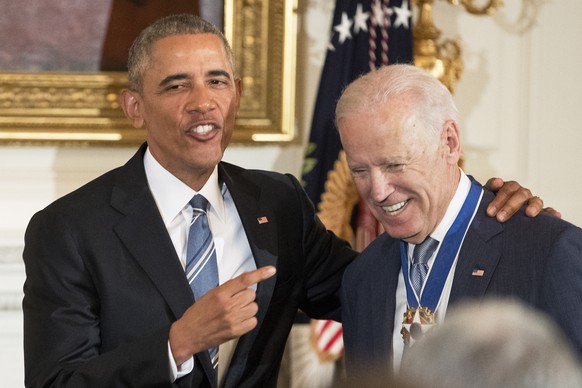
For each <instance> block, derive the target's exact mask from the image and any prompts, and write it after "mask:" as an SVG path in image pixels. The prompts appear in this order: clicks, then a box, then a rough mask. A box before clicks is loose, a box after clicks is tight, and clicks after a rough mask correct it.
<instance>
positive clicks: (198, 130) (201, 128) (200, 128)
mask: <svg viewBox="0 0 582 388" xmlns="http://www.w3.org/2000/svg"><path fill="white" fill-rule="evenodd" d="M213 129H214V125H212V124H204V125H197V126H196V127H194V128H192V132H194V133H195V134H197V135H206V134H207V133H209V132H210V131H212V130H213Z"/></svg>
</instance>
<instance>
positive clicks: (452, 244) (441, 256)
mask: <svg viewBox="0 0 582 388" xmlns="http://www.w3.org/2000/svg"><path fill="white" fill-rule="evenodd" d="M482 192H483V189H482V188H481V185H480V184H478V183H477V182H476V181H475V180H473V179H472V178H471V189H470V190H469V194H468V195H467V198H466V199H465V202H464V203H463V206H462V207H461V210H460V211H459V214H458V215H457V218H456V219H455V222H453V225H452V226H451V228H450V229H449V230H448V232H447V234H446V235H445V238H444V240H443V242H442V244H441V248H440V249H439V252H438V254H437V257H436V259H435V261H434V263H433V266H432V269H431V270H430V273H429V276H428V278H427V280H426V284H425V285H424V290H423V291H422V296H421V298H420V303H419V302H418V299H417V297H416V295H415V294H414V290H413V289H412V285H411V284H410V279H409V277H408V243H407V242H405V241H402V240H401V241H400V258H401V260H402V274H403V275H404V282H405V284H406V295H407V299H408V306H409V307H419V305H420V306H422V307H428V308H429V309H430V311H432V312H434V311H435V310H436V307H437V304H438V302H439V300H440V298H441V294H442V292H443V288H444V286H445V282H446V281H447V277H448V275H449V272H450V271H451V267H452V265H453V262H454V261H455V257H456V256H457V252H458V251H459V249H460V248H461V242H462V241H463V238H464V236H465V233H466V232H467V229H468V227H469V222H470V221H471V219H472V218H473V214H474V213H475V209H476V208H477V205H478V204H479V201H480V200H481V194H482Z"/></svg>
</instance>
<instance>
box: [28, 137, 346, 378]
mask: <svg viewBox="0 0 582 388" xmlns="http://www.w3.org/2000/svg"><path fill="white" fill-rule="evenodd" d="M144 151H145V145H144V146H142V148H141V149H140V150H139V151H138V152H137V153H136V155H135V156H134V157H133V158H132V159H131V160H130V161H129V162H128V163H127V164H126V165H125V166H123V167H120V168H118V169H115V170H113V171H111V172H109V173H106V174H105V175H103V176H101V177H99V178H97V179H96V180H94V181H92V182H90V183H88V184H87V185H85V186H83V187H81V188H80V189H78V190H76V191H74V192H72V193H70V194H68V195H66V196H65V197H63V198H61V199H59V200H57V201H55V202H54V203H53V204H51V205H49V206H48V207H47V208H45V209H44V210H42V211H40V212H38V213H37V214H36V215H35V216H34V217H33V218H32V220H31V221H30V224H29V226H28V228H27V231H26V236H25V250H24V262H25V265H26V276H27V278H26V282H25V285H24V293H25V296H24V301H23V310H24V350H25V375H26V385H27V386H71V387H120V386H124V387H125V386H127V387H149V386H156V387H157V386H171V384H170V383H169V360H168V349H167V347H168V344H167V342H168V333H169V328H170V325H171V324H172V322H174V321H175V320H177V319H178V318H180V317H181V316H182V314H183V313H184V311H185V310H186V309H187V308H188V307H190V305H191V304H192V303H193V302H194V298H193V296H192V292H191V290H190V287H189V285H188V282H187V280H186V277H185V274H184V271H183V269H182V267H181V265H180V263H179V259H178V257H177V255H176V252H175V249H174V246H173V245H172V242H171V240H170V238H169V236H168V233H167V230H166V228H165V226H164V224H163V222H162V219H161V217H160V214H159V213H158V209H157V207H156V204H155V202H154V199H153V197H152V195H151V193H150V190H149V188H148V184H147V181H146V176H145V172H144V167H143V153H144ZM219 174H220V179H222V180H223V181H224V182H225V183H226V185H227V187H228V189H229V191H230V193H231V194H232V197H233V199H234V202H235V205H236V207H237V210H238V212H239V214H240V218H241V220H242V223H243V227H244V230H245V232H246V234H247V237H248V239H249V243H250V247H251V250H252V252H253V256H254V258H255V261H256V264H257V267H262V266H265V265H274V266H276V267H277V274H276V276H275V277H273V278H270V279H268V280H266V281H264V282H262V283H260V284H259V285H258V289H257V302H258V305H259V312H258V315H257V318H258V325H257V327H256V328H255V329H254V330H252V331H251V332H249V333H247V334H246V335H244V336H242V337H241V338H240V340H239V343H238V346H237V348H236V350H235V353H234V355H233V359H232V362H231V365H230V368H229V370H228V372H227V375H226V376H225V384H224V385H225V386H227V387H257V386H260V387H269V386H271V387H274V386H275V384H276V379H277V372H278V368H279V364H280V360H281V357H282V353H283V350H284V346H285V341H286V339H287V335H288V333H289V330H290V328H291V326H292V324H293V319H294V317H295V314H296V312H297V309H298V308H301V309H302V310H303V311H305V312H307V313H308V314H310V315H312V316H314V317H325V318H333V317H335V318H339V296H338V294H339V286H340V282H341V276H342V274H343V270H344V268H345V266H346V265H347V263H348V262H350V261H351V260H352V259H353V258H354V256H355V253H354V252H353V251H352V250H351V249H350V248H349V247H348V245H347V244H346V243H345V242H344V241H343V240H340V239H338V238H336V237H335V236H334V235H333V234H331V233H329V232H327V231H326V230H325V228H324V227H323V225H322V224H321V222H320V221H319V220H318V219H317V218H316V217H315V213H314V208H313V206H312V204H311V202H310V201H309V200H308V199H307V196H306V195H305V193H304V191H303V190H302V188H301V186H300V184H299V182H298V181H297V180H296V179H295V178H293V177H292V176H291V175H282V174H277V173H272V172H265V171H251V170H245V169H242V168H239V167H236V166H233V165H230V164H227V163H221V164H220V165H219ZM262 216H265V217H267V218H268V223H263V224H259V223H258V221H257V218H258V217H262ZM209 368H210V361H209V359H208V353H207V352H201V353H199V354H197V355H196V357H195V369H194V371H193V372H192V373H191V374H189V375H188V376H186V377H184V378H182V379H179V380H178V381H177V382H176V385H177V386H180V387H202V386H210V383H209V381H208V378H207V374H206V372H207V371H208V369H209Z"/></svg>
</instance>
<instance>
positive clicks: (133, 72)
mask: <svg viewBox="0 0 582 388" xmlns="http://www.w3.org/2000/svg"><path fill="white" fill-rule="evenodd" d="M196 34H213V35H216V36H218V37H219V38H220V39H221V40H222V42H223V44H224V49H225V51H226V53H227V55H228V60H229V62H230V64H231V65H232V71H233V72H234V71H235V68H234V55H233V53H232V49H231V48H230V45H229V43H228V41H227V40H226V37H225V36H224V34H223V33H222V31H220V30H219V29H218V28H217V27H216V26H214V25H213V24H212V23H210V22H208V21H207V20H204V19H202V18H201V17H199V16H195V15H190V14H180V15H170V16H166V17H164V18H161V19H159V20H158V21H156V22H154V23H153V24H151V25H150V26H148V27H147V28H146V29H144V30H143V31H142V32H141V33H140V34H139V36H138V37H137V38H136V39H135V41H134V42H133V44H132V45H131V48H130V49H129V57H128V60H127V69H128V78H129V88H130V89H131V90H134V91H138V92H141V91H142V88H143V76H144V73H145V71H146V69H147V67H148V66H149V64H150V56H151V50H152V47H153V44H154V43H155V42H157V41H158V40H160V39H163V38H166V37H168V36H173V35H196Z"/></svg>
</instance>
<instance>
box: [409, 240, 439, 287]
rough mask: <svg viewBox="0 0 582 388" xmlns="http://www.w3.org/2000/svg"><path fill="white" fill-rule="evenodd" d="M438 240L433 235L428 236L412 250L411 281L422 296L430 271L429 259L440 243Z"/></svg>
mask: <svg viewBox="0 0 582 388" xmlns="http://www.w3.org/2000/svg"><path fill="white" fill-rule="evenodd" d="M438 243H439V242H438V241H437V240H435V239H434V238H432V237H427V238H426V240H424V241H423V242H422V243H420V244H418V245H417V246H416V247H415V248H414V252H412V265H411V266H410V283H411V285H412V288H413V289H414V291H415V292H416V295H418V296H420V293H421V291H422V286H423V284H424V280H425V279H426V275H427V273H428V264H427V263H428V259H430V257H431V256H432V254H433V252H434V250H435V249H436V247H437V245H438Z"/></svg>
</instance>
